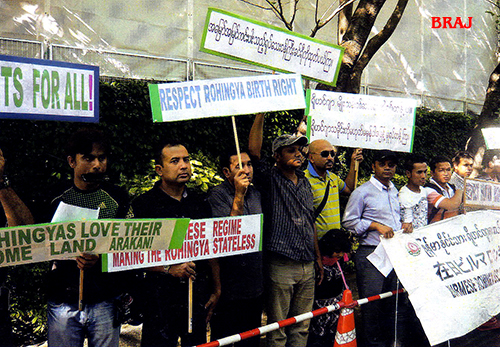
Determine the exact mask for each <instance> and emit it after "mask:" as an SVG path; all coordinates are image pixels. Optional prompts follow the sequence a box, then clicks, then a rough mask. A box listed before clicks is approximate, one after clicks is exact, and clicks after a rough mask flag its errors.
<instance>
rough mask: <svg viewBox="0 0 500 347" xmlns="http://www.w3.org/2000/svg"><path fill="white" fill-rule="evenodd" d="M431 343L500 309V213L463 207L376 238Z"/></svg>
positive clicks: (471, 327) (462, 330)
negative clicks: (463, 210) (463, 211)
mask: <svg viewBox="0 0 500 347" xmlns="http://www.w3.org/2000/svg"><path fill="white" fill-rule="evenodd" d="M381 244H382V245H383V247H384V249H385V251H386V253H387V255H388V256H389V259H390V261H391V263H392V265H393V266H394V269H395V270H396V274H397V275H398V278H399V280H400V281H401V283H402V285H403V286H404V288H405V289H406V291H407V292H408V295H409V298H410V301H411V303H412V305H413V308H414V309H415V312H416V314H417V316H418V318H419V319H420V322H421V323H422V326H423V328H424V331H425V333H426V335H427V338H428V339H429V342H430V343H431V345H435V344H438V343H441V342H444V341H446V340H450V339H453V338H456V337H459V336H463V335H465V334H467V333H468V332H470V331H472V330H474V329H475V328H477V327H478V326H480V325H481V324H483V323H485V322H486V321H488V320H489V319H490V318H491V317H493V316H495V315H497V314H498V313H500V214H499V213H497V212H493V211H476V212H468V213H467V214H465V215H459V216H456V217H453V218H449V219H445V220H443V221H440V222H437V223H433V224H430V225H428V226H425V227H422V228H418V229H416V230H414V231H413V233H409V234H408V233H406V234H405V233H399V234H398V235H396V236H394V237H393V238H391V239H384V238H381Z"/></svg>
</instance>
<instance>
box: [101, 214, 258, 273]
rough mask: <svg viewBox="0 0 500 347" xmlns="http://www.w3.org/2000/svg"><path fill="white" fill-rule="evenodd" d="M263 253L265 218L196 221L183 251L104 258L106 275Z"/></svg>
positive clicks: (126, 253) (123, 254)
mask: <svg viewBox="0 0 500 347" xmlns="http://www.w3.org/2000/svg"><path fill="white" fill-rule="evenodd" d="M261 250H262V214H255V215H248V216H237V217H224V218H209V219H192V220H191V222H190V223H189V227H188V229H187V232H186V237H185V238H184V242H183V243H182V246H181V247H180V248H178V249H165V250H161V251H145V252H123V253H113V254H107V255H105V256H103V259H105V261H103V271H108V272H116V271H123V270H130V269H140V268H147V267H152V266H162V265H172V264H179V263H185V262H188V261H194V260H201V259H212V258H220V257H227V256H231V255H237V254H246V253H252V252H259V251H261ZM104 263H106V265H105V264H104ZM104 267H105V268H104Z"/></svg>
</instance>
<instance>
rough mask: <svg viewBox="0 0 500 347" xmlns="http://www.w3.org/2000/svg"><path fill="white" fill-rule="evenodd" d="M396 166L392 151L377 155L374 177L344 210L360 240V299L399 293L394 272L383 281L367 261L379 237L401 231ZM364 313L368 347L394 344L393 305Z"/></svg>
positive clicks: (372, 306) (382, 303)
mask: <svg viewBox="0 0 500 347" xmlns="http://www.w3.org/2000/svg"><path fill="white" fill-rule="evenodd" d="M397 163H398V159H397V156H396V154H395V153H394V152H392V151H388V150H382V151H378V152H377V153H375V157H374V162H373V164H372V168H373V171H374V175H373V176H372V177H371V179H370V180H369V181H368V182H366V183H365V184H363V185H361V186H360V187H358V188H357V189H356V190H354V192H353V193H352V194H351V196H350V198H349V201H348V203H347V206H346V209H345V213H344V219H343V221H342V224H343V226H344V227H345V228H347V229H348V230H350V231H351V232H352V233H353V234H356V235H357V236H359V238H360V241H359V244H360V246H359V248H358V250H357V252H356V254H355V256H354V261H355V263H356V277H357V284H358V290H359V296H360V298H366V297H368V296H372V295H377V294H380V293H383V292H387V291H391V290H395V289H396V285H397V277H396V274H395V272H394V270H392V271H391V273H390V274H389V275H388V276H387V277H384V275H382V273H380V271H379V270H378V269H377V268H376V267H375V266H374V265H373V264H372V263H371V262H370V261H369V260H368V259H367V257H368V256H369V255H370V254H371V253H372V252H373V251H374V250H375V248H376V247H377V245H378V244H379V243H380V237H386V238H391V237H393V236H394V231H396V230H400V229H401V219H400V207H399V201H398V190H397V189H396V187H395V186H394V184H393V183H392V182H391V179H392V178H393V177H394V174H395V173H396V165H397ZM391 311H392V312H391ZM361 313H362V321H363V330H364V334H363V335H364V336H365V337H366V339H367V341H366V342H367V346H389V345H390V342H391V341H392V340H393V336H391V333H392V332H393V331H394V328H393V327H394V325H393V324H392V322H393V321H394V302H393V301H392V300H388V299H386V300H377V301H373V302H371V303H368V304H366V305H363V307H362V309H361ZM391 320H392V322H391Z"/></svg>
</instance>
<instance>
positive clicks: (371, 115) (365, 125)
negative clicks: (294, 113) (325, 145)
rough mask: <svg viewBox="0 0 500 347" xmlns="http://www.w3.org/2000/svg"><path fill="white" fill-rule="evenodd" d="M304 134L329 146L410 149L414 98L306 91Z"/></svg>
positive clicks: (402, 150) (414, 107) (399, 150)
mask: <svg viewBox="0 0 500 347" xmlns="http://www.w3.org/2000/svg"><path fill="white" fill-rule="evenodd" d="M306 98H307V109H306V114H307V115H308V116H309V117H308V121H307V137H308V138H309V141H314V140H317V139H326V140H328V141H329V142H330V143H331V144H332V145H336V146H344V147H354V148H358V147H360V148H369V149H390V150H393V151H397V152H411V151H412V148H413V135H414V126H415V115H416V110H417V101H416V100H413V99H404V98H389V97H379V96H369V95H361V94H348V93H337V92H328V91H322V90H307V96H306Z"/></svg>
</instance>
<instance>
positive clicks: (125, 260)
mask: <svg viewBox="0 0 500 347" xmlns="http://www.w3.org/2000/svg"><path fill="white" fill-rule="evenodd" d="M143 263H144V254H143V253H142V252H125V253H113V266H129V265H137V264H143Z"/></svg>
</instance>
